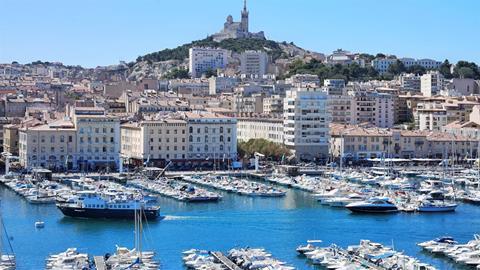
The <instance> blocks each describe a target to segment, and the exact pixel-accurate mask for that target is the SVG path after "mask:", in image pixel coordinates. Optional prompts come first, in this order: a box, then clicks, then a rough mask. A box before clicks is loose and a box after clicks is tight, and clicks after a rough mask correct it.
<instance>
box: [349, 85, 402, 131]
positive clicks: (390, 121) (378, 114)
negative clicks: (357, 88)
mask: <svg viewBox="0 0 480 270" xmlns="http://www.w3.org/2000/svg"><path fill="white" fill-rule="evenodd" d="M354 97H355V106H354V107H353V109H354V114H353V115H354V123H355V124H361V123H371V124H374V125H376V126H378V127H382V128H389V127H392V126H393V125H394V121H395V107H394V97H393V95H391V94H387V93H377V92H367V91H361V92H356V93H355V96H354Z"/></svg>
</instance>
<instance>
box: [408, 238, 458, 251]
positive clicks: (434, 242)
mask: <svg viewBox="0 0 480 270" xmlns="http://www.w3.org/2000/svg"><path fill="white" fill-rule="evenodd" d="M439 243H447V244H456V243H457V242H455V239H453V237H451V236H442V237H438V238H435V239H433V240H430V241H426V242H422V243H418V244H417V245H418V246H420V247H422V248H426V247H429V246H432V245H437V244H439Z"/></svg>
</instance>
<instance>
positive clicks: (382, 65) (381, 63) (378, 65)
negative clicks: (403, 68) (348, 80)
mask: <svg viewBox="0 0 480 270" xmlns="http://www.w3.org/2000/svg"><path fill="white" fill-rule="evenodd" d="M395 62H397V59H396V58H375V59H373V60H372V67H373V68H374V69H375V70H376V71H378V73H380V74H383V73H386V72H388V68H389V67H390V65H391V64H393V63H395Z"/></svg>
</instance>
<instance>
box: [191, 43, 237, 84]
mask: <svg viewBox="0 0 480 270" xmlns="http://www.w3.org/2000/svg"><path fill="white" fill-rule="evenodd" d="M227 57H228V51H227V50H224V49H215V48H199V47H193V48H190V49H189V65H188V67H189V71H190V74H191V76H192V78H200V77H201V76H202V75H203V74H205V73H206V72H209V71H216V70H217V69H224V68H225V67H226V66H227V64H228V60H227Z"/></svg>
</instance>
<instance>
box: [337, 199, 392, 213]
mask: <svg viewBox="0 0 480 270" xmlns="http://www.w3.org/2000/svg"><path fill="white" fill-rule="evenodd" d="M345 207H346V208H347V209H348V210H350V211H352V212H359V213H396V212H398V208H397V206H396V205H395V204H394V203H392V202H391V201H390V199H389V198H387V197H373V198H370V199H368V200H366V201H361V202H354V203H350V204H347V205H346V206H345Z"/></svg>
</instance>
